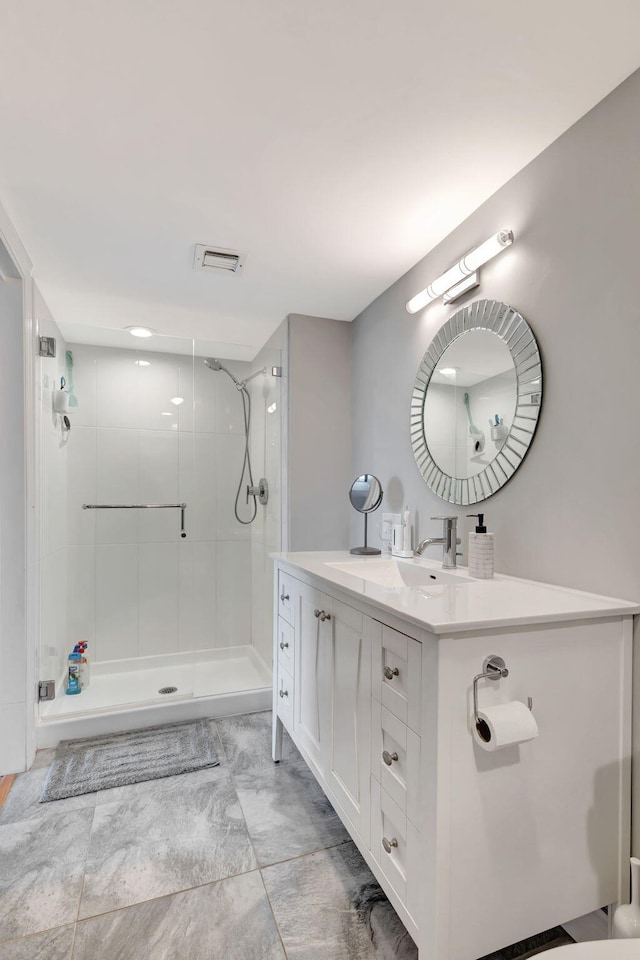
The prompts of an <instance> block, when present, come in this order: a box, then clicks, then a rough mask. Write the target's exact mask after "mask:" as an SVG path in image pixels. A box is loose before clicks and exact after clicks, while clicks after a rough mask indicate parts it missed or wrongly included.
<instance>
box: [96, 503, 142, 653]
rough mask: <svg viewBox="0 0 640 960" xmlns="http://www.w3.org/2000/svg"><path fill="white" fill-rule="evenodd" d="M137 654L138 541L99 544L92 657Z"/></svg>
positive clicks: (97, 550) (97, 547) (97, 548)
mask: <svg viewBox="0 0 640 960" xmlns="http://www.w3.org/2000/svg"><path fill="white" fill-rule="evenodd" d="M132 512H133V511H132ZM137 656H138V545H137V544H119V543H118V544H98V545H97V546H96V642H95V647H94V660H122V659H125V658H126V657H137Z"/></svg>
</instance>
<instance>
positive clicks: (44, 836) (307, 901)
mask: <svg viewBox="0 0 640 960" xmlns="http://www.w3.org/2000/svg"><path fill="white" fill-rule="evenodd" d="M211 723H212V725H213V728H214V731H215V733H216V735H217V737H218V740H219V745H220V760H221V763H220V766H219V767H214V768H211V769H208V770H200V771H197V772H196V773H191V774H183V775H181V776H177V777H167V778H165V779H162V780H151V781H147V782H145V783H138V784H132V785H130V786H126V787H118V788H116V789H113V790H105V791H100V792H99V793H95V794H89V795H86V796H84V797H75V798H71V799H69V800H59V801H56V802H54V803H48V804H39V803H38V799H39V796H40V791H41V789H42V784H43V781H44V777H45V776H46V771H47V767H48V765H49V764H50V763H51V760H52V758H53V753H54V751H53V750H43V751H41V752H40V753H39V754H38V756H37V759H36V763H35V764H34V766H33V768H32V769H31V770H30V771H29V772H28V773H25V774H22V775H21V776H19V777H18V778H17V780H16V781H15V783H14V785H13V787H12V789H11V792H10V794H9V796H8V798H7V800H6V802H5V804H4V806H3V807H2V809H0V960H316V958H318V960H320V958H322V960H391V958H394V960H416V957H417V951H416V948H415V945H414V943H413V941H412V940H411V938H410V937H409V935H408V934H407V932H406V930H405V929H404V927H403V925H402V923H401V922H400V920H399V918H398V916H397V915H396V913H395V911H394V910H393V908H392V907H391V905H390V903H389V901H388V900H387V899H386V897H385V895H384V893H383V892H382V890H381V889H380V887H379V886H378V884H377V883H376V881H375V879H374V877H373V876H372V874H371V872H370V871H369V869H368V867H367V865H366V864H365V862H364V860H363V859H362V857H361V856H360V854H359V852H358V850H357V849H356V847H355V846H354V844H353V843H352V841H351V840H350V838H349V836H348V834H347V833H346V831H345V830H344V827H343V826H342V824H341V822H340V820H339V818H338V817H337V816H336V814H335V813H334V812H333V810H332V808H331V806H330V805H329V803H328V802H327V800H326V799H325V797H324V795H323V793H322V792H321V790H320V789H319V787H318V786H317V784H316V782H315V780H314V778H313V776H312V774H311V773H310V771H309V770H308V769H307V767H306V764H305V763H304V761H303V760H302V759H301V757H300V755H299V754H298V752H297V750H296V749H295V747H294V745H293V744H292V742H291V740H290V739H289V738H288V737H285V744H284V759H283V761H282V762H281V763H280V764H277V765H274V764H273V763H272V761H271V754H270V743H271V714H270V713H260V714H252V715H247V716H242V717H230V718H226V719H223V720H216V721H211ZM557 935H559V936H562V935H563V932H562V931H560V933H559V934H554V936H547V935H541V936H542V939H541V940H540V941H539V942H536V943H533V942H531V943H525V944H522V945H519V949H518V948H509V950H510V951H511V952H510V953H508V951H504V952H503V954H501V955H496V956H495V957H494V958H492V960H524V957H525V955H526V956H529V955H530V954H531V953H532V952H537V951H538V950H540V949H545V947H547V948H548V947H549V946H556V945H557ZM554 937H556V939H554Z"/></svg>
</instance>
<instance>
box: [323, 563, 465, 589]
mask: <svg viewBox="0 0 640 960" xmlns="http://www.w3.org/2000/svg"><path fill="white" fill-rule="evenodd" d="M327 566H328V567H333V568H334V569H335V570H340V571H341V572H342V573H348V574H349V575H350V576H352V577H359V578H360V579H361V580H367V581H368V582H369V583H376V584H378V585H379V586H381V587H389V588H392V589H398V588H402V587H414V588H418V587H436V586H438V585H443V586H444V585H445V584H456V585H458V586H461V585H462V584H465V583H469V582H472V583H473V582H475V581H474V578H473V577H469V576H467V574H466V573H462V572H460V573H451V572H449V571H448V570H438V569H437V568H435V569H434V568H433V567H431V566H427V565H426V564H424V563H422V562H421V561H420V560H399V559H397V558H395V557H393V558H390V559H384V560H379V559H377V558H376V559H371V560H344V561H339V562H336V563H328V564H327Z"/></svg>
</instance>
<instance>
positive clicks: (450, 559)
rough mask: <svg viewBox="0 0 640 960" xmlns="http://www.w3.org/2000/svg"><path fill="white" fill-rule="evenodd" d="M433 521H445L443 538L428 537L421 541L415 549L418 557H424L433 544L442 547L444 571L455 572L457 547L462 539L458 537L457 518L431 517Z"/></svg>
mask: <svg viewBox="0 0 640 960" xmlns="http://www.w3.org/2000/svg"><path fill="white" fill-rule="evenodd" d="M431 519H432V520H444V529H443V531H442V536H441V537H427V539H426V540H421V541H420V543H419V544H418V546H417V547H416V549H415V555H416V557H420V556H422V553H423V552H424V550H425V549H426V548H427V547H431V546H433V544H438V545H440V544H441V545H442V548H443V553H442V568H443V570H453V569H455V566H456V556H457V554H456V546H457V545H458V544H459V543H460V537H457V536H456V524H457V522H458V518H457V517H431Z"/></svg>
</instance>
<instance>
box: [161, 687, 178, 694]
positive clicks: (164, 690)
mask: <svg viewBox="0 0 640 960" xmlns="http://www.w3.org/2000/svg"><path fill="white" fill-rule="evenodd" d="M177 692H178V688H177V687H160V689H159V690H158V693H177Z"/></svg>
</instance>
